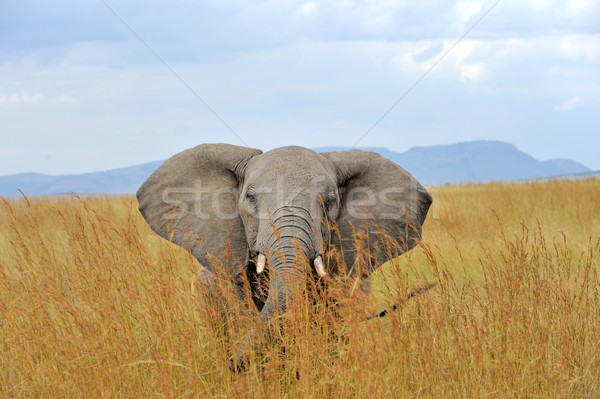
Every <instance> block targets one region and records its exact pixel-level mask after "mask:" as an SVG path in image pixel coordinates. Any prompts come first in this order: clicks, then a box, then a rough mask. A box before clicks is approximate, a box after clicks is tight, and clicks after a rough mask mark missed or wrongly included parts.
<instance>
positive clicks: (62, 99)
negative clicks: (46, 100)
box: [50, 94, 78, 105]
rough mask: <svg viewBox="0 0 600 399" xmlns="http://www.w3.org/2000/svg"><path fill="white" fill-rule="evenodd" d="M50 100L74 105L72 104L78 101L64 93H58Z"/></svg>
mask: <svg viewBox="0 0 600 399" xmlns="http://www.w3.org/2000/svg"><path fill="white" fill-rule="evenodd" d="M50 102H51V103H52V104H65V105H74V104H77V103H78V101H77V99H76V98H75V97H73V96H69V95H65V94H63V95H60V96H58V97H56V98H53V99H52V100H50Z"/></svg>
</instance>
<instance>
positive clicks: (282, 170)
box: [137, 144, 431, 364]
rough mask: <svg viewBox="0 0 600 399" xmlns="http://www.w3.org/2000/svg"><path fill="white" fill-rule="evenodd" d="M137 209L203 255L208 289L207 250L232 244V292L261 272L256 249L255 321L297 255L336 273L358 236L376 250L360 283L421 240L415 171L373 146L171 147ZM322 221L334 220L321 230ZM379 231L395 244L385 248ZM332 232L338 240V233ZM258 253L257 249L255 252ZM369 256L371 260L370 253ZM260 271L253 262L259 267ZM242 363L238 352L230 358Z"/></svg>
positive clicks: (284, 283) (274, 310)
mask: <svg viewBox="0 0 600 399" xmlns="http://www.w3.org/2000/svg"><path fill="white" fill-rule="evenodd" d="M137 197H138V200H139V204H140V206H139V209H140V212H141V213H142V215H143V216H144V218H145V219H146V221H147V222H148V224H149V225H150V227H151V228H152V229H153V230H154V231H156V232H157V233H158V234H159V235H161V236H162V237H164V238H166V239H168V240H172V241H173V242H175V243H176V244H178V245H181V246H183V247H185V248H189V249H190V250H191V252H192V254H193V255H194V256H195V257H196V258H197V259H198V261H199V262H200V263H201V264H202V266H203V268H202V272H201V274H202V280H203V282H204V283H205V284H206V285H207V287H208V288H209V289H211V288H214V277H215V274H214V273H215V271H214V270H212V268H211V262H209V256H208V253H207V251H208V252H210V253H211V254H215V255H219V254H223V253H225V252H226V243H230V245H231V248H230V250H231V259H228V262H226V263H227V266H228V267H229V270H228V271H229V272H230V273H231V277H232V278H233V280H234V281H235V283H236V284H237V285H238V287H239V294H240V296H241V297H243V295H244V294H243V289H242V287H243V285H244V281H245V280H246V281H250V282H251V283H252V282H256V281H258V279H259V278H260V277H261V276H264V274H262V275H261V276H259V275H258V272H257V263H260V258H261V257H262V256H261V255H265V258H266V259H268V261H267V268H268V270H269V271H270V273H269V276H270V277H269V280H270V281H269V289H268V294H267V295H266V297H265V295H262V294H261V292H260V290H259V289H258V285H257V284H251V287H252V295H253V299H254V303H255V304H256V306H257V308H258V309H259V311H260V316H261V320H262V322H263V323H264V324H267V323H268V321H269V320H270V319H271V318H272V317H273V315H275V314H278V313H283V312H285V310H286V306H287V304H288V301H290V300H293V294H292V290H290V287H291V286H292V285H293V284H294V283H297V282H298V279H300V278H301V276H304V275H305V274H303V273H301V272H302V270H301V264H302V262H300V261H299V258H300V256H299V255H298V253H297V252H296V250H295V249H297V248H299V249H300V251H301V253H302V255H304V256H305V257H306V259H307V260H308V261H309V262H310V264H311V266H312V267H317V266H318V265H317V263H320V262H319V260H323V259H325V260H324V261H323V263H324V266H325V267H326V268H327V270H325V272H326V273H327V274H330V275H335V274H336V273H338V272H339V270H338V267H341V266H343V265H346V267H352V266H353V265H354V264H355V261H356V257H357V251H356V248H355V239H354V238H355V236H354V234H355V233H359V234H362V235H363V237H366V240H367V242H368V245H369V248H370V249H371V253H375V258H376V259H367V260H361V261H362V262H363V263H364V264H363V265H361V267H360V268H358V269H359V270H362V274H361V276H359V277H360V278H362V279H363V284H362V288H363V289H364V290H365V291H366V292H368V290H369V274H370V272H371V271H372V268H373V267H372V266H371V265H372V264H381V263H384V262H385V261H386V260H387V258H388V257H389V253H390V252H391V253H392V256H399V255H401V254H402V253H403V252H406V251H408V250H409V249H411V248H412V247H414V245H416V243H417V242H418V240H419V239H420V236H421V225H422V224H423V222H424V220H425V216H426V215H427V211H428V209H429V206H430V204H431V196H430V195H429V194H428V193H427V191H426V190H425V189H424V188H423V186H421V185H420V184H419V183H418V182H417V181H416V179H414V178H413V177H412V176H411V175H410V174H409V173H407V172H406V171H404V170H403V169H402V168H401V167H399V166H398V165H396V164H395V163H393V162H392V161H389V160H387V159H385V158H383V157H381V156H380V155H378V154H376V153H372V152H367V151H360V150H352V151H341V152H330V153H323V154H318V153H316V152H314V151H312V150H309V149H306V148H302V147H282V148H277V149H274V150H272V151H269V152H266V153H262V152H261V151H259V150H255V149H251V148H246V147H239V146H233V145H228V144H203V145H199V146H197V147H194V148H191V149H189V150H186V151H183V152H181V153H179V154H176V155H174V156H173V157H171V158H170V159H168V160H167V161H165V163H164V164H163V165H161V166H160V167H159V168H158V169H157V170H156V171H155V172H154V173H153V174H152V175H151V176H150V177H149V178H148V180H147V181H146V182H145V183H144V184H143V185H142V186H141V187H140V189H139V190H138V192H137ZM327 220H332V221H335V222H336V223H337V226H338V229H339V234H332V235H331V236H330V234H331V233H330V231H329V229H328V228H327V227H326V226H325V224H324V223H325V222H326V221H327ZM382 234H385V235H387V236H389V237H391V238H392V239H394V240H396V241H397V242H398V243H400V246H398V247H395V248H392V249H391V250H390V249H389V248H387V250H385V249H384V244H383V240H382ZM340 237H341V241H340ZM328 243H332V244H333V245H334V246H335V247H337V248H339V250H341V254H342V255H343V260H344V261H343V262H342V263H341V264H340V266H338V265H337V264H335V263H334V262H330V261H327V259H328V258H327V255H328V253H329V250H330V248H329V247H328ZM263 259H264V258H263ZM374 260H375V261H376V262H373V261H374ZM258 269H259V270H258V271H260V269H261V267H260V266H259V267H258ZM236 362H238V363H239V362H241V354H238V355H237V356H234V357H233V364H235V363H236Z"/></svg>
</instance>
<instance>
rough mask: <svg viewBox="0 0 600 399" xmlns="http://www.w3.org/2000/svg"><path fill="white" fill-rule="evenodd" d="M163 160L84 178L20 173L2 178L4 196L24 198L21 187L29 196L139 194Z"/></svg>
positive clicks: (0, 183) (0, 188)
mask: <svg viewBox="0 0 600 399" xmlns="http://www.w3.org/2000/svg"><path fill="white" fill-rule="evenodd" d="M162 163H163V161H155V162H149V163H145V164H142V165H136V166H130V167H127V168H120V169H113V170H108V171H105V172H92V173H84V174H80V175H59V176H50V175H43V174H39V173H20V174H16V175H9V176H0V195H2V196H12V195H20V194H19V192H18V191H17V188H20V189H21V190H22V191H23V192H24V193H25V194H27V195H40V194H63V193H70V192H74V193H90V194H102V193H103V194H121V193H135V192H136V191H137V189H138V187H139V186H140V185H141V184H142V183H143V182H144V180H146V179H147V178H148V176H150V174H152V172H154V171H155V170H156V168H158V167H159V166H160V165H161V164H162Z"/></svg>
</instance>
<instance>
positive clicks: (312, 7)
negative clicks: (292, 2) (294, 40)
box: [298, 1, 317, 17]
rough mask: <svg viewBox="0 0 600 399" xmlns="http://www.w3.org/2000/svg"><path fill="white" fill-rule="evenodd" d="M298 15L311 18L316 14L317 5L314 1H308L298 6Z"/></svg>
mask: <svg viewBox="0 0 600 399" xmlns="http://www.w3.org/2000/svg"><path fill="white" fill-rule="evenodd" d="M298 14H300V15H303V16H308V17H309V16H313V15H316V14H317V4H316V3H315V2H314V1H309V2H306V3H303V4H302V5H300V8H299V9H298Z"/></svg>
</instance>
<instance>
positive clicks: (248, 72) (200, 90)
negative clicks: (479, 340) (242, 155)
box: [0, 0, 600, 175]
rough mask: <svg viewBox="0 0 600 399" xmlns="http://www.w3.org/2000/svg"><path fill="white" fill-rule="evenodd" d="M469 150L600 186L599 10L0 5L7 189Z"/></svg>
mask: <svg viewBox="0 0 600 399" xmlns="http://www.w3.org/2000/svg"><path fill="white" fill-rule="evenodd" d="M463 35H464V37H463ZM461 37H463V38H462V40H459V39H460V38H461ZM394 104H395V105H394ZM393 105H394V106H393ZM392 106H393V107H392ZM390 107H392V108H391V109H390ZM382 116H384V117H383V118H381V117H382ZM380 118H381V119H380ZM477 139H489V140H502V141H507V142H511V143H513V144H515V145H516V146H517V147H518V148H520V149H521V150H523V151H525V152H527V153H529V154H531V155H533V156H534V157H536V158H537V159H540V160H546V159H550V158H571V159H574V160H577V161H579V162H582V163H583V164H585V165H587V166H589V167H591V168H593V169H600V156H598V153H599V150H598V149H600V2H598V1H597V0H568V1H567V0H564V1H559V0H483V1H450V0H423V1H419V2H415V1H408V0H370V1H358V0H330V1H321V0H308V1H291V0H290V1H281V0H280V1H274V0H270V1H269V0H267V1H261V0H259V1H253V2H249V1H244V0H239V1H238V0H200V1H193V0H179V1H170V2H166V1H165V2H157V1H152V2H149V1H116V0H88V1H80V0H77V1H75V0H53V1H45V0H44V1H30V0H0V175H5V174H12V173H19V172H41V173H48V174H64V173H81V172H87V171H96V170H106V169H112V168H117V167H123V166H129V165H134V164H139V163H143V162H149V161H154V160H159V159H164V158H167V157H169V156H170V155H172V154H174V153H176V152H178V151H181V150H183V149H185V148H189V147H192V146H194V145H196V144H200V143H205V142H226V143H231V144H237V145H247V146H251V147H255V148H261V149H263V150H268V149H271V148H275V147H279V146H282V145H290V144H296V145H302V146H306V147H316V146H325V145H340V146H354V145H356V146H384V147H387V148H389V149H391V150H395V151H405V150H407V149H409V148H411V147H414V146H428V145H437V144H448V143H455V142H460V141H467V140H477Z"/></svg>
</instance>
